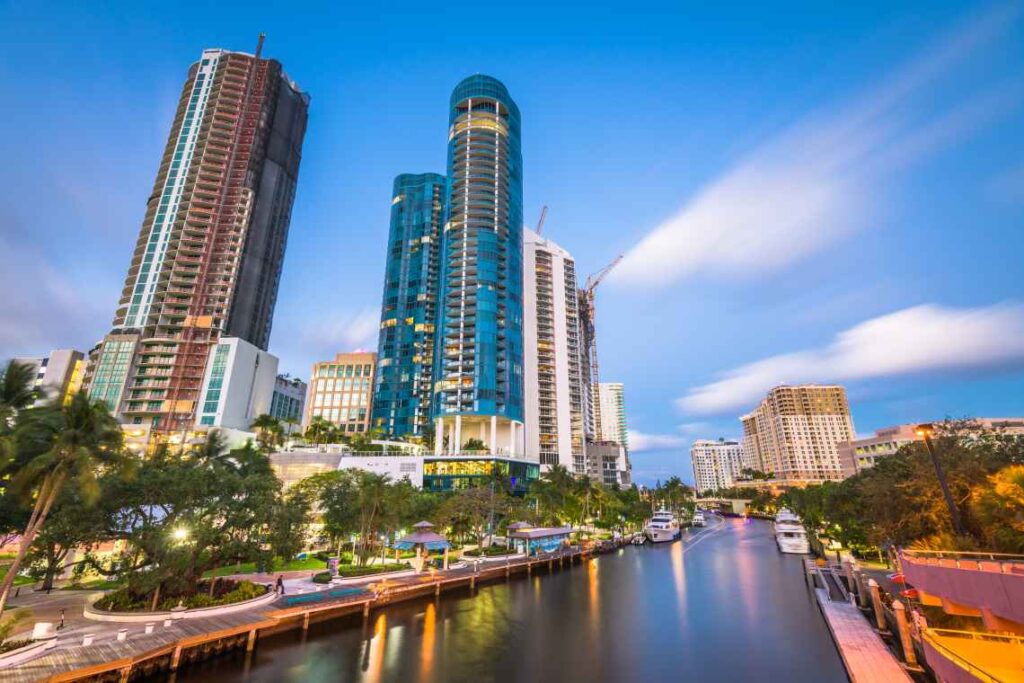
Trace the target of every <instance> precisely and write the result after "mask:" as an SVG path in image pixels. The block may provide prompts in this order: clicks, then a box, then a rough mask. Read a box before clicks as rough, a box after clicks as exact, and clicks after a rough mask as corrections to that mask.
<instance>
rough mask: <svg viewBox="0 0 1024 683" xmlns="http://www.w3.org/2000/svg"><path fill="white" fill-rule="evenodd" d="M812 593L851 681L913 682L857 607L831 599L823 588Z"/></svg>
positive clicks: (866, 682) (858, 682)
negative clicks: (816, 598)
mask: <svg viewBox="0 0 1024 683" xmlns="http://www.w3.org/2000/svg"><path fill="white" fill-rule="evenodd" d="M814 592H815V594H816V595H817V597H818V605H819V606H820V607H821V612H822V614H824V615H825V622H826V623H827V624H828V629H829V631H831V632H832V638H833V639H834V640H835V641H836V647H837V648H838V650H839V655H840V656H841V657H842V658H843V663H844V664H845V665H846V671H847V673H848V674H849V676H850V680H851V681H852V683H900V682H901V681H905V682H906V683H912V681H913V679H912V678H910V676H909V675H907V672H906V671H904V669H903V667H902V666H900V663H899V661H897V659H896V657H895V656H894V655H893V654H892V652H891V651H890V650H889V648H888V647H886V645H885V643H884V642H883V641H882V638H881V636H879V635H878V634H877V633H876V632H875V629H874V628H872V627H871V624H869V623H868V620H867V619H865V618H864V615H863V614H861V612H860V609H859V608H858V607H856V606H855V605H852V604H850V603H848V602H842V601H832V600H830V599H829V596H828V591H827V590H825V589H824V588H815V589H814Z"/></svg>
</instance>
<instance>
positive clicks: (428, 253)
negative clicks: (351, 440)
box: [373, 173, 445, 436]
mask: <svg viewBox="0 0 1024 683" xmlns="http://www.w3.org/2000/svg"><path fill="white" fill-rule="evenodd" d="M444 202H445V179H444V176H442V175H438V174H437V173H423V174H421V175H412V174H402V175H400V176H398V177H397V178H395V185H394V191H393V192H392V199H391V230H390V234H389V236H388V258H387V269H386V271H385V273H384V297H383V302H382V304H381V314H380V338H379V341H378V347H377V381H376V387H375V388H374V397H373V425H374V426H375V427H379V428H381V429H383V430H384V432H385V433H387V434H390V435H392V436H406V435H413V436H421V435H423V433H424V429H425V428H426V427H427V425H429V424H430V401H431V397H432V394H433V392H432V387H433V382H434V377H433V369H434V334H435V332H436V326H437V297H438V290H439V278H438V268H439V259H440V250H441V226H442V223H443V221H444Z"/></svg>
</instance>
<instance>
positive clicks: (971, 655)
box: [921, 628, 1024, 683]
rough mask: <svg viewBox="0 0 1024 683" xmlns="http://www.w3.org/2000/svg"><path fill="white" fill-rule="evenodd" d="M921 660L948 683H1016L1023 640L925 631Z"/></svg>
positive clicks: (981, 634) (1019, 677)
mask: <svg viewBox="0 0 1024 683" xmlns="http://www.w3.org/2000/svg"><path fill="white" fill-rule="evenodd" d="M921 635H922V644H923V646H924V654H925V659H926V660H927V661H928V666H930V667H931V668H932V670H933V671H934V672H935V674H936V675H937V676H938V677H939V679H940V680H942V681H947V682H948V683H961V682H963V683H967V682H973V681H983V683H999V682H1000V681H1013V680H1020V679H1021V676H1022V674H1024V669H1022V663H1021V652H1022V651H1024V638H1019V637H1015V636H1003V635H995V634H992V633H976V632H973V631H953V630H949V629H938V628H928V629H924V630H923V632H922V634H921Z"/></svg>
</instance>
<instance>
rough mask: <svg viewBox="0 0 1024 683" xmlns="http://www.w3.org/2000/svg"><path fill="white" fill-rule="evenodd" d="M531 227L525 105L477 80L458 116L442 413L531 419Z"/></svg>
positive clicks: (446, 248) (455, 98)
mask: <svg viewBox="0 0 1024 683" xmlns="http://www.w3.org/2000/svg"><path fill="white" fill-rule="evenodd" d="M522 225H523V160H522V153H521V150H520V117H519V108H518V107H517V106H516V103H515V102H514V101H513V100H512V98H511V96H509V93H508V90H507V89H506V88H505V86H504V85H503V84H502V83H501V82H500V81H498V80H497V79H494V78H491V77H490V76H484V75H474V76H470V77H469V78H466V79H464V80H463V81H462V82H461V83H459V84H458V85H457V86H455V90H454V91H453V92H452V96H451V103H450V111H449V132H448V192H447V202H446V214H445V224H444V230H443V234H442V238H441V256H440V289H441V293H440V294H441V296H440V308H439V312H438V336H437V343H436V349H435V362H434V411H435V417H445V416H449V415H472V416H490V415H495V416H499V417H503V418H507V419H510V420H515V421H519V422H521V421H522V420H523V413H524V410H523V292H522V287H523V234H522Z"/></svg>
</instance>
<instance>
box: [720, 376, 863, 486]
mask: <svg viewBox="0 0 1024 683" xmlns="http://www.w3.org/2000/svg"><path fill="white" fill-rule="evenodd" d="M740 421H741V422H742V424H743V441H742V447H743V454H744V458H745V459H746V461H747V462H749V463H751V464H752V465H753V466H754V469H758V470H761V471H762V472H768V473H771V474H772V475H773V477H774V479H775V481H776V482H778V483H784V484H791V485H804V484H810V483H821V482H823V481H829V480H833V481H834V480H839V479H842V478H843V468H842V466H841V464H840V461H839V444H840V443H842V442H846V441H852V440H853V439H854V436H855V434H856V432H855V431H854V429H853V418H851V417H850V406H849V403H847V400H846V390H845V389H844V388H843V387H841V386H836V385H829V386H819V385H800V386H786V385H782V386H778V387H775V388H774V389H772V390H771V391H769V392H768V395H767V397H765V399H764V400H762V401H761V403H760V405H758V406H757V408H755V409H754V410H753V411H752V412H750V413H748V414H747V415H744V416H743V417H741V418H740Z"/></svg>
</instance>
